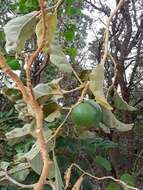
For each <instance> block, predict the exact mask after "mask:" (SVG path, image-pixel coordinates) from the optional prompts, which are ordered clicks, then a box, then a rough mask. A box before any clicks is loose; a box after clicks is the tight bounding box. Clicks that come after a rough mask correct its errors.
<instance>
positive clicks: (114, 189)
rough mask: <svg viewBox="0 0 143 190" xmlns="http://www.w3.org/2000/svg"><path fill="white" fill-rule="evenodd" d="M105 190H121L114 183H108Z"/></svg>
mask: <svg viewBox="0 0 143 190" xmlns="http://www.w3.org/2000/svg"><path fill="white" fill-rule="evenodd" d="M106 190H121V188H120V186H119V185H118V184H117V183H115V182H110V183H109V184H108V186H107V188H106Z"/></svg>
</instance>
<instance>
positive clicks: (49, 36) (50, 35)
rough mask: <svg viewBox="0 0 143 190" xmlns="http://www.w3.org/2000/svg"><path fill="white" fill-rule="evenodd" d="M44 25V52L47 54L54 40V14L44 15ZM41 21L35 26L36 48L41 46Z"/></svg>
mask: <svg viewBox="0 0 143 190" xmlns="http://www.w3.org/2000/svg"><path fill="white" fill-rule="evenodd" d="M45 25H46V29H47V30H46V38H45V41H46V47H45V48H46V52H47V53H49V52H50V49H51V44H52V43H53V40H54V34H55V31H56V26H57V15H56V14H47V15H45ZM43 27H44V26H43V19H42V17H41V19H40V21H39V22H38V24H37V26H36V35H37V44H38V46H40V45H41V42H42V40H43V39H42V38H43V31H44V28H43Z"/></svg>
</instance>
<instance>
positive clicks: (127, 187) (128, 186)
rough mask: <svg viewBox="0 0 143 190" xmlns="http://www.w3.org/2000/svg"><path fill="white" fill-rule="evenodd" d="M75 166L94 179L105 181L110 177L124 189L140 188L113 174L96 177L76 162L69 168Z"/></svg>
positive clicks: (135, 189)
mask: <svg viewBox="0 0 143 190" xmlns="http://www.w3.org/2000/svg"><path fill="white" fill-rule="evenodd" d="M73 167H75V168H77V169H79V170H80V171H81V172H82V173H83V174H82V175H87V176H88V177H91V178H92V179H95V180H97V181H103V180H108V179H110V180H112V181H114V182H116V183H118V184H119V185H120V186H121V187H123V188H124V190H128V189H132V190H139V189H138V188H135V187H132V186H130V185H128V184H127V183H125V182H124V181H122V180H119V179H116V178H114V177H112V176H103V177H96V176H94V175H92V174H90V173H88V172H86V171H84V170H83V169H82V168H80V167H79V165H77V164H75V163H73V164H72V165H71V166H70V168H69V169H68V170H70V169H72V168H73Z"/></svg>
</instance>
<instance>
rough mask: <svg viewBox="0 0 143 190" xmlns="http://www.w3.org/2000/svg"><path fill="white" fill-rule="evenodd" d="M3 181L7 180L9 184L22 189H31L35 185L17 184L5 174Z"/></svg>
mask: <svg viewBox="0 0 143 190" xmlns="http://www.w3.org/2000/svg"><path fill="white" fill-rule="evenodd" d="M5 179H7V180H9V181H10V182H12V183H13V184H15V185H17V186H18V187H22V188H23V189H27V188H33V187H34V185H35V184H30V185H25V184H22V183H19V182H17V181H16V180H15V179H13V178H12V177H11V176H9V175H8V173H7V172H5Z"/></svg>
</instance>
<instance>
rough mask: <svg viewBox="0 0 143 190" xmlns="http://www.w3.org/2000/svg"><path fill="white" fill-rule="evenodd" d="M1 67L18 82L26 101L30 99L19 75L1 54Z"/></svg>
mask: <svg viewBox="0 0 143 190" xmlns="http://www.w3.org/2000/svg"><path fill="white" fill-rule="evenodd" d="M0 68H1V69H2V70H3V72H4V73H5V74H7V75H8V76H9V77H10V78H11V79H12V80H13V81H14V82H15V83H16V84H17V87H18V88H19V90H20V91H21V93H22V95H23V99H24V101H27V100H28V94H27V92H26V88H25V87H24V85H23V83H22V81H21V80H20V79H19V77H18V76H17V75H16V74H15V73H14V72H13V71H12V70H11V68H10V67H9V66H8V65H7V64H6V60H5V58H4V57H3V56H2V55H0Z"/></svg>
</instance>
